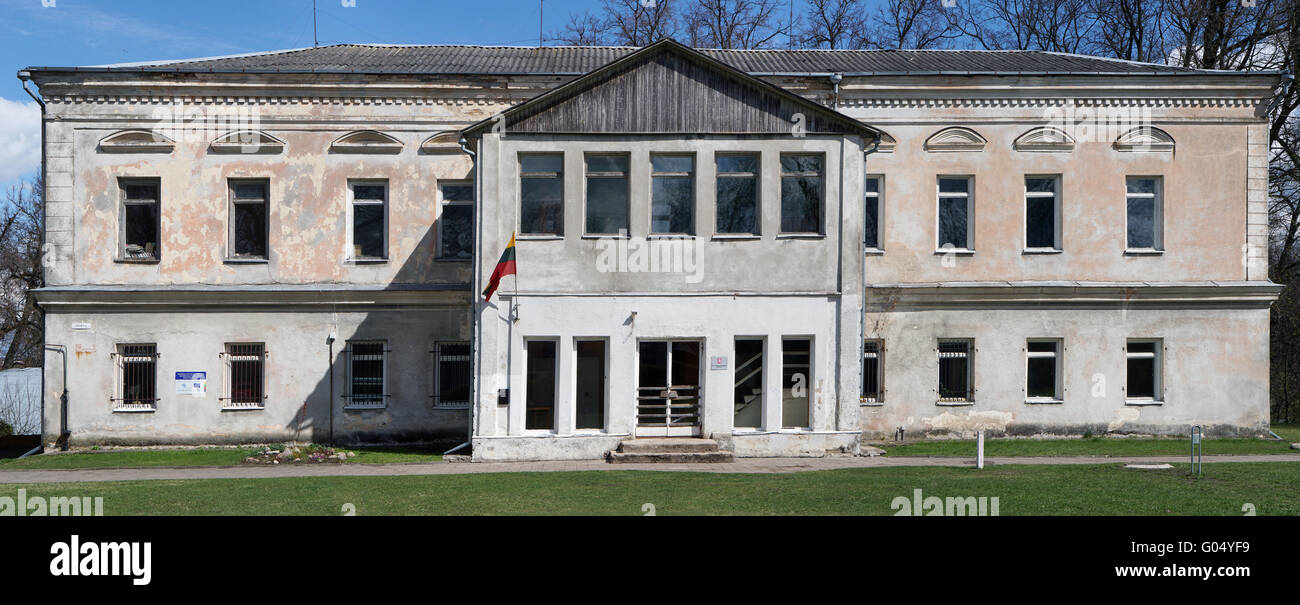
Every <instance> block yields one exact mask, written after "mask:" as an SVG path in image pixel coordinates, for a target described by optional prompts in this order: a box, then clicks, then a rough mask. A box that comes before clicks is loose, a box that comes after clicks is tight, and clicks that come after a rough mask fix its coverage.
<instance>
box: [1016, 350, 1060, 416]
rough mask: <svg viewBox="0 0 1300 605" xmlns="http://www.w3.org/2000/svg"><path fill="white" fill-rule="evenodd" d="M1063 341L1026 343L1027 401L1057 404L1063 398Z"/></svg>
mask: <svg viewBox="0 0 1300 605" xmlns="http://www.w3.org/2000/svg"><path fill="white" fill-rule="evenodd" d="M1061 349H1062V347H1061V341H1060V340H1059V339H1049V338H1035V339H1031V340H1029V341H1027V342H1026V343H1025V399H1026V400H1027V401H1036V402H1056V401H1060V400H1061V399H1062V397H1061V390H1062V389H1061Z"/></svg>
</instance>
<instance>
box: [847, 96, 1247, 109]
mask: <svg viewBox="0 0 1300 605" xmlns="http://www.w3.org/2000/svg"><path fill="white" fill-rule="evenodd" d="M1261 102H1262V99H1259V98H1242V97H1122V96H1113V97H1098V98H1075V97H1070V98H1062V97H978V96H971V97H954V98H935V97H895V98H889V97H865V98H860V99H854V98H841V99H840V103H839V105H840V107H841V108H843V107H860V108H867V109H927V108H928V109H945V108H956V107H963V108H966V107H1030V108H1041V107H1066V106H1070V105H1073V106H1076V107H1248V108H1249V107H1255V106H1257V105H1259V104H1260V103H1261Z"/></svg>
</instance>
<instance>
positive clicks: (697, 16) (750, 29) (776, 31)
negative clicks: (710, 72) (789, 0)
mask: <svg viewBox="0 0 1300 605" xmlns="http://www.w3.org/2000/svg"><path fill="white" fill-rule="evenodd" d="M785 6H786V5H785V3H784V2H780V1H779V0H693V2H692V3H691V5H690V8H688V9H687V10H686V11H685V13H684V16H685V29H686V32H687V34H688V36H689V41H690V44H691V46H695V47H698V48H728V49H731V48H768V47H770V46H772V44H773V42H774V41H775V40H776V39H777V38H779V37H781V36H784V35H787V34H788V33H789V32H790V27H791V24H789V23H783V22H782V21H781V17H782V16H784V14H785V12H784V11H783V10H782V9H783V8H785Z"/></svg>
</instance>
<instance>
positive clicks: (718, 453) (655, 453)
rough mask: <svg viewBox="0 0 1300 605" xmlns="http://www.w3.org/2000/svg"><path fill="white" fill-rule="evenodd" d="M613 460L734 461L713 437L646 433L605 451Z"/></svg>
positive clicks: (609, 459) (633, 461)
mask: <svg viewBox="0 0 1300 605" xmlns="http://www.w3.org/2000/svg"><path fill="white" fill-rule="evenodd" d="M605 459H606V460H608V461H609V462H610V463H611V464H628V463H638V462H659V463H684V462H708V463H720V462H735V461H736V457H735V455H733V454H732V453H731V452H728V451H724V450H721V449H718V442H717V441H714V440H712V439H700V438H694V437H691V438H687V437H645V438H641V439H628V440H627V441H624V442H622V443H620V444H618V449H615V450H613V451H611V452H608V453H607V454H605Z"/></svg>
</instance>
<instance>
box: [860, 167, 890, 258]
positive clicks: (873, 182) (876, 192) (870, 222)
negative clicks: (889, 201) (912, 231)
mask: <svg viewBox="0 0 1300 605" xmlns="http://www.w3.org/2000/svg"><path fill="white" fill-rule="evenodd" d="M884 184H885V177H882V176H879V175H869V176H867V178H866V181H865V182H864V183H863V188H862V191H863V194H862V197H863V213H862V216H863V229H862V239H863V243H865V244H866V247H867V249H868V250H880V249H881V241H882V240H883V238H882V237H881V234H880V228H881V225H884V221H883V220H882V219H883V218H884V195H885V188H884Z"/></svg>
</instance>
